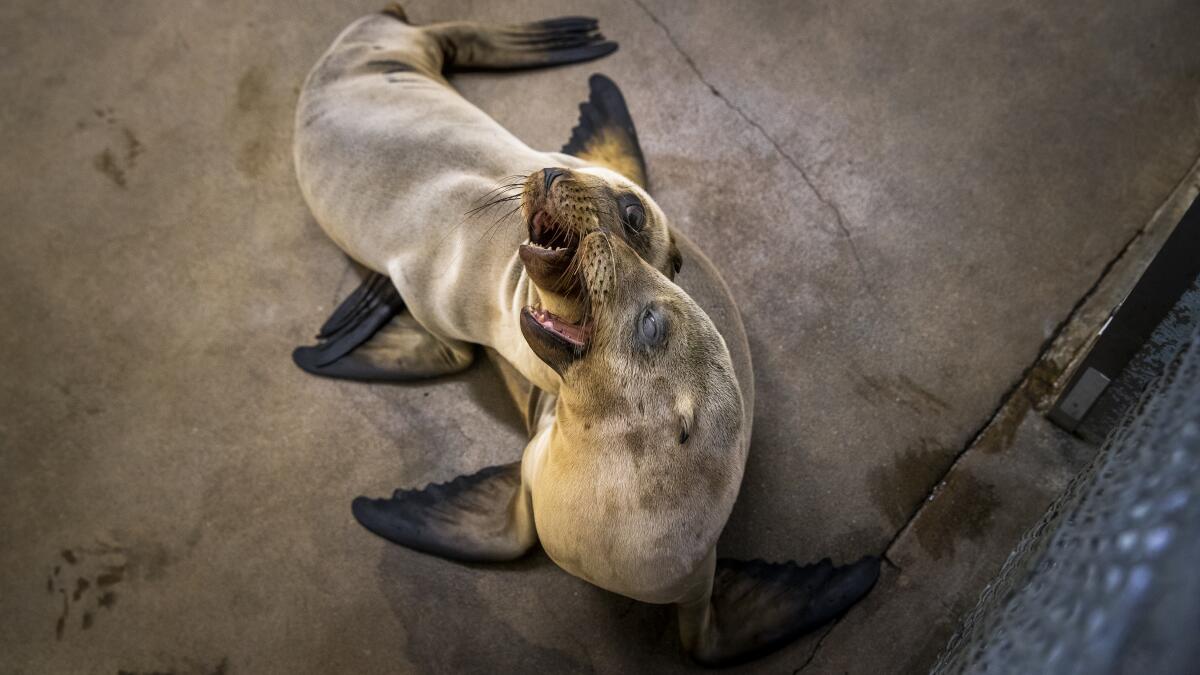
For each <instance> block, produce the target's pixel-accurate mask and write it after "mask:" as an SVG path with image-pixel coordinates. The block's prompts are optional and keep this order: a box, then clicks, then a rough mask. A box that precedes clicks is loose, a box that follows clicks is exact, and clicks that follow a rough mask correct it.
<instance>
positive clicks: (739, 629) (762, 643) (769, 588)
mask: <svg viewBox="0 0 1200 675" xmlns="http://www.w3.org/2000/svg"><path fill="white" fill-rule="evenodd" d="M878 578H879V559H878V558H875V557H865V558H863V559H861V560H859V561H858V562H856V563H852V564H850V565H845V566H842V567H834V566H833V564H832V563H831V562H830V561H829V559H828V558H826V559H824V560H822V561H820V562H818V563H816V564H813V565H805V566H803V567H801V566H799V565H797V564H796V563H793V562H786V563H782V564H773V563H767V562H763V561H761V560H751V561H748V562H747V561H740V560H729V559H722V560H719V561H717V566H716V575H715V577H714V579H713V587H712V597H711V600H709V601H706V602H704V601H702V602H698V603H694V604H692V605H680V608H679V611H680V630H681V633H682V638H683V642H684V645H685V646H686V647H687V648H688V650H689V651H690V652H691V655H692V657H693V658H694V659H695V660H696V661H697V662H699V663H700V664H702V665H706V666H725V665H732V664H735V663H740V662H742V661H747V660H750V659H753V658H755V657H758V656H761V655H763V654H766V653H767V652H771V651H774V650H776V649H779V648H780V647H782V646H784V645H786V644H787V643H789V642H791V641H792V640H795V639H796V638H798V637H800V636H801V635H803V634H805V633H808V632H810V631H812V630H814V629H816V628H817V627H819V626H821V625H822V624H824V623H826V622H827V621H830V620H832V619H834V618H836V617H838V616H841V615H842V614H843V613H845V612H846V610H848V609H850V607H851V606H853V605H854V603H856V602H858V601H859V599H861V598H862V597H863V596H864V595H866V594H867V591H869V590H871V587H872V586H874V585H875V581H876V580H877V579H878Z"/></svg>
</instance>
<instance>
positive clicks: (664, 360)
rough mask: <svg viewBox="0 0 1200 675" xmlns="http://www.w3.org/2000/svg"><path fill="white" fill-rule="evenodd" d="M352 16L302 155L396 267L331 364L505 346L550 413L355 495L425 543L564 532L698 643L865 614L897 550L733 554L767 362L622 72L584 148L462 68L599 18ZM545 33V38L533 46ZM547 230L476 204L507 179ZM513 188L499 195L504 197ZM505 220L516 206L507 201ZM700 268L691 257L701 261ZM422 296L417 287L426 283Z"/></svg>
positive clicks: (401, 538)
mask: <svg viewBox="0 0 1200 675" xmlns="http://www.w3.org/2000/svg"><path fill="white" fill-rule="evenodd" d="M401 18H402V15H401V16H397V15H396V13H394V12H393V13H392V14H390V15H380V16H374V17H367V18H364V19H362V20H360V21H358V22H356V23H355V24H353V25H352V26H351V27H350V28H348V29H347V30H346V31H345V32H343V33H342V35H341V36H340V37H339V38H338V40H337V41H336V42H335V43H334V45H333V47H331V48H330V50H329V52H327V53H326V55H325V56H324V57H322V59H321V61H320V62H319V63H318V64H317V66H316V67H315V68H314V70H313V72H312V74H311V75H310V76H309V79H308V81H307V82H306V84H305V88H304V91H303V92H302V94H301V99H300V106H299V109H298V111H297V130H296V163H297V174H298V176H299V178H300V182H301V187H302V189H303V191H304V194H305V196H306V198H307V199H308V202H309V205H310V207H311V208H312V210H313V213H314V214H315V216H316V217H317V220H318V221H319V222H320V223H321V225H322V227H323V228H325V230H326V231H327V232H328V233H329V234H330V236H331V237H332V238H333V239H334V240H335V241H336V242H338V244H339V245H340V246H341V247H342V248H343V249H344V250H346V252H347V253H349V254H350V255H351V256H353V257H354V258H356V259H357V260H358V261H359V262H361V263H362V264H364V265H366V266H367V267H369V268H371V269H372V270H375V271H376V272H386V273H387V278H385V277H383V276H382V275H373V276H371V277H369V278H368V279H367V281H366V282H364V284H363V286H362V287H360V289H359V290H358V291H356V292H355V294H354V295H352V296H351V297H350V298H348V299H347V300H346V301H345V302H344V303H343V304H342V305H341V306H340V307H339V308H338V310H336V311H335V313H334V315H333V316H332V317H331V318H330V320H329V321H327V322H326V325H325V326H324V327H323V329H322V342H321V343H320V344H319V345H317V346H316V347H309V348H301V349H299V350H297V353H296V361H297V363H298V364H299V365H301V367H304V368H305V369H306V370H309V371H310V372H315V373H317V374H322V375H331V376H336V377H350V378H357V379H384V380H387V379H412V378H415V377H426V376H431V375H437V374H442V373H448V372H453V371H455V370H459V369H461V368H463V367H465V366H466V365H467V364H468V363H469V362H470V360H471V358H472V355H473V354H474V350H473V347H472V345H473V344H480V345H484V346H486V347H488V348H489V353H491V354H493V355H495V356H496V358H497V360H498V361H499V363H500V364H501V365H502V367H503V370H505V372H506V373H507V374H508V379H509V381H510V383H511V385H512V388H513V390H514V391H516V392H517V394H518V396H517V398H518V403H519V404H521V405H522V406H523V407H524V412H525V414H526V419H527V422H528V424H529V428H530V433H531V440H530V442H529V444H528V445H527V446H526V449H525V453H524V456H523V458H522V461H521V462H519V463H514V464H510V465H505V466H499V467H491V468H487V469H484V470H482V471H479V472H477V473H474V474H471V475H467V476H462V477H459V478H457V479H455V480H453V481H451V482H449V483H446V484H440V485H430V486H427V487H426V488H424V489H421V490H408V491H403V490H402V491H397V492H396V493H395V494H394V495H393V496H392V497H391V498H390V499H378V500H372V499H366V498H359V499H357V500H355V502H354V514H355V516H356V517H357V518H358V520H359V521H360V522H361V523H363V524H364V525H365V526H366V527H368V528H369V529H371V530H372V531H374V532H376V533H377V534H380V535H381V536H384V537H386V538H388V539H390V540H392V541H395V542H398V543H401V544H403V545H405V546H409V547H411V548H414V549H417V550H421V551H426V552H429V553H434V554H438V555H441V556H445V557H448V558H454V559H460V560H471V561H499V560H510V559H513V558H516V557H518V556H521V555H523V554H525V553H526V552H528V551H529V550H530V549H531V548H532V547H534V546H535V545H536V544H537V543H539V542H540V543H541V545H542V547H543V548H544V549H545V550H546V552H547V554H548V555H549V556H550V557H551V558H552V559H553V560H554V561H555V562H556V563H557V564H559V565H560V566H561V567H563V568H564V569H566V570H567V571H569V572H571V573H573V574H576V575H577V576H580V577H582V578H584V579H587V580H588V581H590V582H592V583H594V584H596V585H598V586H601V587H603V588H606V589H609V590H612V591H614V592H617V593H621V594H624V595H627V596H629V597H633V598H636V599H638V600H642V601H645V602H652V603H664V604H665V603H671V604H675V605H676V606H677V607H678V608H679V619H680V621H679V623H680V633H681V638H682V642H683V644H684V646H685V648H686V649H687V651H688V653H689V654H690V655H691V656H692V657H693V658H695V659H696V660H697V661H699V662H701V663H704V664H708V665H720V664H725V663H730V662H735V661H738V660H743V659H746V658H751V657H753V656H755V655H757V654H760V653H763V652H765V651H769V650H771V649H774V648H777V647H779V646H781V645H782V644H785V643H786V642H788V641H789V640H791V639H793V638H795V637H796V636H798V635H800V634H802V633H804V632H806V631H808V630H811V629H812V628H814V627H816V626H818V625H820V624H821V623H823V622H825V621H827V620H829V619H830V618H832V617H835V616H837V615H839V614H840V613H842V612H844V611H845V610H846V609H847V608H849V607H850V606H851V605H852V604H853V603H854V602H855V601H857V599H858V598H860V597H861V596H862V595H863V594H865V593H866V592H867V591H868V590H869V589H870V587H871V585H872V584H873V583H874V581H875V579H876V577H877V575H878V561H877V560H876V559H874V558H864V559H863V560H861V561H859V562H858V563H855V564H852V565H848V566H845V567H834V566H833V565H832V564H831V563H830V562H829V561H828V560H824V561H822V562H820V563H817V564H815V565H809V566H806V567H800V566H797V565H795V564H792V563H784V564H769V563H764V562H761V561H752V562H738V561H730V560H718V559H717V557H716V552H715V548H716V542H717V538H718V536H719V534H720V532H721V530H722V528H723V527H724V524H725V522H726V520H727V519H728V516H729V513H730V510H731V509H732V506H733V503H734V501H735V499H736V496H737V492H738V489H739V486H740V482H741V475H742V469H743V466H744V464H745V459H746V453H747V451H748V448H749V441H750V431H751V414H752V411H753V396H754V393H753V374H752V370H751V366H750V357H749V350H748V348H747V345H746V339H745V335H744V331H743V329H742V325H741V320H740V317H739V315H738V312H737V308H736V306H735V304H734V302H733V301H732V299H731V298H730V297H729V293H728V290H727V289H726V288H725V285H724V283H723V282H722V281H721V279H720V277H719V275H718V274H717V273H716V270H715V269H714V268H713V267H712V265H711V264H710V263H709V262H708V260H707V259H706V258H705V257H704V256H703V254H701V253H700V252H699V251H698V250H696V249H695V248H694V247H693V246H692V245H691V244H690V242H688V241H687V240H686V239H685V238H683V237H682V236H681V235H679V234H678V233H675V232H674V231H673V230H672V229H671V228H670V226H669V225H668V223H667V220H666V217H665V215H663V214H662V212H661V210H660V209H659V208H658V207H657V205H655V204H654V202H653V200H652V199H650V197H649V195H648V194H647V193H646V192H645V190H644V187H643V186H644V185H645V165H644V161H643V159H642V156H641V150H640V148H639V147H638V144H637V136H636V132H635V131H634V128H633V124H632V121H631V120H630V118H629V115H628V111H627V110H626V108H625V104H624V100H623V98H622V97H621V96H620V93H619V91H618V90H617V89H616V87H615V85H613V84H612V83H611V82H610V81H608V80H607V79H606V78H602V77H593V79H592V81H591V87H592V95H591V98H590V99H589V101H588V102H587V103H585V104H584V105H583V106H581V111H582V115H581V120H580V124H579V126H577V127H576V129H575V130H574V133H573V136H572V140H571V142H570V143H568V145H567V147H566V148H564V150H565V151H567V152H571V153H574V155H577V156H572V155H568V154H560V153H539V152H536V151H534V150H532V149H530V148H528V147H527V146H525V145H524V144H523V143H521V142H520V141H518V140H517V139H516V138H514V137H513V136H512V135H511V134H509V133H508V132H507V131H505V130H504V129H502V128H501V127H500V126H499V125H498V124H496V123H495V122H494V121H493V120H491V119H490V118H489V117H487V116H486V115H485V114H483V113H482V112H480V111H479V110H478V109H476V108H475V107H474V106H472V105H471V104H470V103H468V102H467V101H465V100H464V99H462V98H461V97H460V96H458V94H457V93H455V92H454V91H453V89H451V88H450V87H449V86H448V84H447V83H446V81H445V80H444V78H443V71H444V69H447V68H452V67H454V66H455V65H469V66H472V67H498V68H499V67H504V68H508V67H530V66H536V65H547V64H554V63H565V62H570V61H574V60H583V59H586V58H594V57H597V56H601V55H604V54H606V53H608V52H610V51H612V49H614V48H615V45H612V44H611V43H608V42H605V41H603V40H602V38H600V37H599V36H598V35H597V34H596V33H595V32H594V31H595V22H594V21H592V20H587V19H576V18H571V19H560V20H552V21H547V22H540V23H536V24H527V25H524V26H515V27H507V28H494V27H493V28H489V27H483V26H478V25H474V24H440V25H433V26H427V27H423V28H417V27H413V26H410V25H408V24H407V23H406V22H405V21H403V20H400V19H401ZM531 45H532V46H533V48H531ZM509 175H520V176H521V178H520V179H519V180H516V181H514V182H513V183H511V187H512V188H513V190H515V192H513V193H512V194H509V193H507V192H505V191H504V189H501V190H500V192H499V194H500V197H499V199H500V200H510V201H517V200H519V203H520V209H519V210H520V212H521V215H520V218H519V220H517V216H516V214H513V215H512V216H511V218H513V219H514V221H516V222H520V221H523V222H524V224H525V227H524V228H521V227H519V225H518V226H515V227H503V226H502V227H500V229H498V230H496V231H495V232H494V236H491V237H488V238H481V236H480V235H481V232H482V231H484V230H486V229H487V228H488V227H490V224H488V223H486V222H484V223H476V222H474V221H472V220H470V219H468V220H466V221H464V220H463V218H462V214H463V213H464V212H466V211H468V210H470V209H471V208H472V207H471V204H472V203H473V202H476V201H477V200H478V198H479V196H480V195H483V194H485V193H486V192H487V190H488V189H489V188H492V187H494V186H496V185H497V184H498V183H500V184H502V185H503V178H504V177H505V176H509ZM486 203H488V202H485V204H486ZM502 220H503V219H502ZM681 261H686V267H685V268H684V272H683V273H682V274H681V275H680V278H679V281H680V284H681V285H682V287H683V289H686V291H687V292H686V293H685V292H684V290H682V289H681V287H680V285H676V284H675V283H673V282H672V281H671V278H670V277H671V276H672V275H674V274H675V273H676V272H678V271H679V270H680V264H681ZM401 298H403V299H402V300H401Z"/></svg>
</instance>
